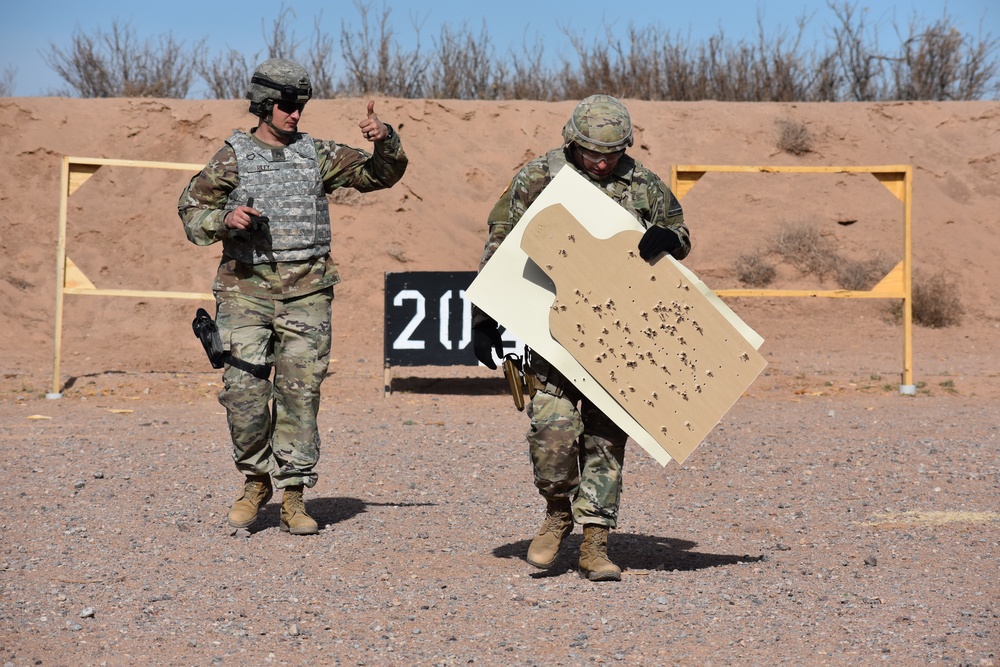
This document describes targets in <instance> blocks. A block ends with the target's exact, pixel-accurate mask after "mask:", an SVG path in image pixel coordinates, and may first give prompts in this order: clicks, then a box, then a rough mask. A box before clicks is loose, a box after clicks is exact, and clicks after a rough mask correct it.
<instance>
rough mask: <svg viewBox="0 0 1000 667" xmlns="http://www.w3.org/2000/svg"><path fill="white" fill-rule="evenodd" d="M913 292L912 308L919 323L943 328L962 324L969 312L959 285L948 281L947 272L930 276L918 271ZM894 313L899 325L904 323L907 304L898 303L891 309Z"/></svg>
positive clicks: (915, 275)
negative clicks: (963, 301) (966, 309)
mask: <svg viewBox="0 0 1000 667" xmlns="http://www.w3.org/2000/svg"><path fill="white" fill-rule="evenodd" d="M911 290H912V294H911V296H912V302H911V304H910V309H911V312H912V315H913V322H914V323H915V324H919V325H921V326H925V327H930V328H931V329H940V328H943V327H950V326H955V325H957V324H959V323H961V321H962V315H964V314H965V309H964V308H963V307H962V301H961V298H960V297H959V290H958V285H957V284H956V283H954V282H952V281H950V280H948V278H947V276H945V274H944V272H938V273H935V274H934V275H931V276H927V277H924V276H923V275H921V274H919V273H916V272H915V273H914V275H913V283H912V285H911ZM890 313H891V315H892V316H893V318H894V319H895V320H896V321H897V322H899V321H900V320H902V317H903V304H902V303H901V302H896V303H894V304H893V305H892V306H891V307H890Z"/></svg>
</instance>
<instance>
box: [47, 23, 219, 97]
mask: <svg viewBox="0 0 1000 667" xmlns="http://www.w3.org/2000/svg"><path fill="white" fill-rule="evenodd" d="M203 43H204V40H202V42H199V44H196V45H195V52H196V53H197V52H199V51H200V50H201V49H202V44H203ZM45 59H46V62H47V63H48V65H49V66H50V67H51V68H52V69H53V70H55V72H56V74H58V75H59V76H60V77H61V78H62V79H63V81H65V82H66V83H68V84H69V85H70V87H71V88H72V89H73V91H75V92H76V93H77V94H78V95H79V96H80V97H186V96H187V93H188V90H189V89H190V87H191V81H192V79H193V77H194V73H195V59H193V58H190V57H188V55H187V52H186V51H185V50H184V49H183V43H181V42H177V41H176V40H174V38H173V35H172V34H171V33H167V34H166V35H161V36H160V37H159V38H158V39H156V40H153V39H146V40H140V39H139V38H138V37H137V36H136V32H135V29H134V28H133V27H132V26H131V25H130V24H128V23H125V24H120V23H118V21H114V22H113V23H112V24H111V31H110V32H108V33H105V32H103V31H101V30H98V31H97V32H96V33H95V34H94V35H86V34H83V33H81V32H79V31H77V32H75V33H73V37H72V41H71V43H70V46H69V48H68V49H67V50H65V51H63V50H62V49H60V48H59V47H57V46H55V45H54V44H52V43H51V42H50V43H49V52H48V54H47V55H46V56H45Z"/></svg>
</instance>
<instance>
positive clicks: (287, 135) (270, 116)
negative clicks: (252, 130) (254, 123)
mask: <svg viewBox="0 0 1000 667" xmlns="http://www.w3.org/2000/svg"><path fill="white" fill-rule="evenodd" d="M273 120H274V106H273V105H272V106H271V110H270V111H268V112H267V115H266V116H264V122H265V123H266V124H267V126H268V127H269V128H271V130H273V131H274V133H275V134H277V135H278V136H279V137H281V138H282V139H291V138H293V137H294V136H295V135H296V134H297V131H295V130H291V131H289V130H282V129H280V128H279V127H278V126H276V125H275V124H274V123H273V122H272V121H273Z"/></svg>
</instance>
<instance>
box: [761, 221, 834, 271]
mask: <svg viewBox="0 0 1000 667" xmlns="http://www.w3.org/2000/svg"><path fill="white" fill-rule="evenodd" d="M771 251H772V252H774V253H775V254H777V255H778V256H779V257H781V258H782V259H784V260H785V261H786V262H788V263H789V264H791V265H792V266H794V267H795V268H797V269H798V270H799V271H801V272H802V273H806V274H812V275H814V276H816V277H817V278H819V279H820V280H822V279H823V278H825V277H826V276H828V275H830V274H831V273H836V270H837V266H838V265H839V264H840V257H839V256H838V254H837V247H836V245H835V244H834V243H833V241H831V240H830V239H828V238H827V237H825V236H823V234H822V233H821V232H820V230H819V228H818V227H816V226H815V225H812V224H808V223H799V224H784V225H782V227H781V228H780V229H779V230H778V233H777V234H776V235H775V236H774V238H773V239H772V241H771Z"/></svg>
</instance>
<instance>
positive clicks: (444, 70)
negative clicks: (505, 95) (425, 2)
mask: <svg viewBox="0 0 1000 667" xmlns="http://www.w3.org/2000/svg"><path fill="white" fill-rule="evenodd" d="M495 62H496V61H495V59H494V57H493V44H492V43H491V42H490V36H489V33H487V31H486V23H485V21H484V22H483V25H482V28H481V29H480V31H479V34H478V35H473V34H472V33H471V32H470V31H469V29H468V28H467V27H466V26H465V25H463V26H462V27H461V28H459V29H458V30H453V29H452V28H451V27H449V26H448V24H445V25H443V26H441V33H440V35H439V36H438V38H437V39H436V40H434V55H433V57H432V60H431V64H430V67H429V71H428V74H429V76H428V79H429V83H428V87H427V92H428V94H429V95H430V97H433V98H438V99H455V100H491V99H496V96H497V93H498V92H499V90H498V86H497V80H496V74H497V72H496V67H495V65H494V63H495Z"/></svg>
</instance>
